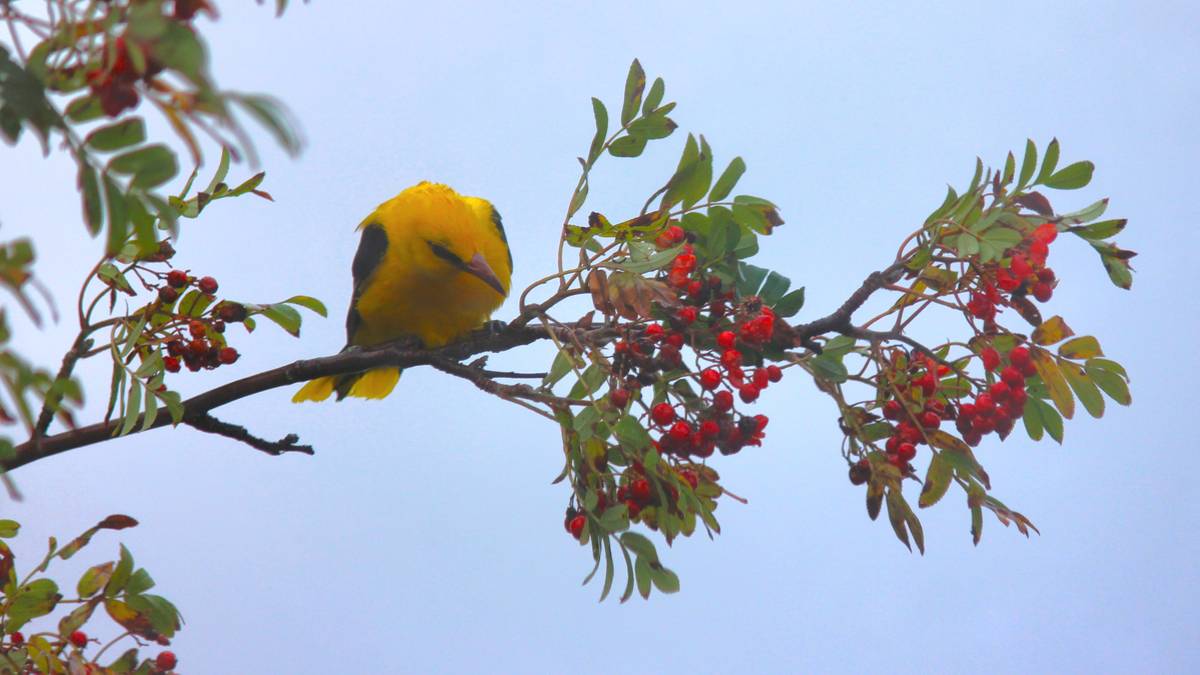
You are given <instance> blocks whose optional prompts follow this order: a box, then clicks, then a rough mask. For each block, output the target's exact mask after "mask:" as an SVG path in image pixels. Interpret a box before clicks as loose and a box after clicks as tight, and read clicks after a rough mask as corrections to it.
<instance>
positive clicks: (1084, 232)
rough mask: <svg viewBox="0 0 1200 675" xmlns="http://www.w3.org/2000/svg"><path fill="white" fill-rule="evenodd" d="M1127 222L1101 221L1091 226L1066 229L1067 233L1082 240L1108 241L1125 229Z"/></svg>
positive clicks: (1123, 220) (1123, 219)
mask: <svg viewBox="0 0 1200 675" xmlns="http://www.w3.org/2000/svg"><path fill="white" fill-rule="evenodd" d="M1127 222H1128V220H1126V219H1125V218H1118V219H1116V220H1102V221H1100V222H1098V223H1092V224H1091V225H1076V226H1073V227H1068V228H1067V231H1068V232H1071V233H1073V234H1076V235H1078V236H1080V237H1083V238H1084V239H1088V240H1091V241H1098V240H1100V239H1108V238H1109V237H1112V236H1115V235H1116V234H1118V233H1119V232H1120V231H1121V230H1124V229H1125V224H1126V223H1127Z"/></svg>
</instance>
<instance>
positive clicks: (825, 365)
mask: <svg viewBox="0 0 1200 675" xmlns="http://www.w3.org/2000/svg"><path fill="white" fill-rule="evenodd" d="M809 363H811V364H812V368H813V371H814V374H815V375H819V376H821V377H823V378H825V379H827V380H829V381H830V382H834V383H836V384H841V383H842V382H845V381H846V379H847V378H848V377H849V376H850V373H849V372H847V371H846V366H845V365H843V364H842V361H841V359H838V358H833V357H832V356H830V355H829V354H821V355H820V356H816V357H813V359H812V360H811V361H810V362H809Z"/></svg>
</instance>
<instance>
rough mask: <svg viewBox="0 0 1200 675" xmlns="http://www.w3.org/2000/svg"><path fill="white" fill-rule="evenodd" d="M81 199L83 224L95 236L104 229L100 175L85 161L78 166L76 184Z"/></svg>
mask: <svg viewBox="0 0 1200 675" xmlns="http://www.w3.org/2000/svg"><path fill="white" fill-rule="evenodd" d="M76 184H77V185H78V187H79V194H80V196H81V197H82V199H83V222H84V223H85V224H86V225H87V228H88V232H90V233H91V234H92V236H95V235H97V234H100V230H101V229H103V228H104V201H103V200H101V199H100V174H99V173H98V172H97V171H96V170H95V169H93V168H92V165H91V164H88V163H87V162H86V161H84V162H82V163H81V164H80V165H79V179H78V181H77V183H76Z"/></svg>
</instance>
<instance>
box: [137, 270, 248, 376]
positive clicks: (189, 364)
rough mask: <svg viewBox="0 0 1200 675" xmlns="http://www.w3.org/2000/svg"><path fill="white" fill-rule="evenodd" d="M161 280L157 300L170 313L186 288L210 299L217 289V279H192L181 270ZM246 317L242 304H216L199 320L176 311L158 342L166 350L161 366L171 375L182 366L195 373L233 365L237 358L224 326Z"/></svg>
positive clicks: (236, 352)
mask: <svg viewBox="0 0 1200 675" xmlns="http://www.w3.org/2000/svg"><path fill="white" fill-rule="evenodd" d="M162 278H163V282H164V283H163V284H162V285H160V286H159V287H158V300H159V304H160V307H161V309H162V310H164V311H170V310H171V309H172V308H173V307H172V306H173V305H174V304H175V302H176V301H177V300H179V298H180V296H181V295H182V294H183V293H184V292H185V291H186V290H187V288H188V287H189V286H195V288H196V290H197V291H198V292H199V293H201V294H202V295H203V296H205V297H207V298H210V299H211V298H212V296H213V295H214V294H215V293H216V292H217V288H218V284H217V280H216V279H214V278H212V277H200V278H195V277H192V276H189V275H188V274H187V273H186V272H184V271H183V270H171V271H170V272H168V273H167V274H165V275H162ZM246 314H247V313H246V308H245V307H244V306H243V305H241V304H239V303H236V302H229V301H223V302H220V303H217V304H216V306H215V307H214V308H212V309H211V310H209V311H208V312H206V313H205V314H203V315H201V316H198V317H192V316H189V315H187V314H185V313H178V312H177V313H173V314H171V318H172V319H173V320H172V321H170V322H168V323H167V324H165V325H164V328H165V329H166V335H165V337H163V339H162V340H161V344H162V345H163V348H164V349H165V350H166V355H165V356H163V367H164V368H165V369H166V370H167V372H170V373H178V372H179V371H180V370H181V369H182V368H183V367H186V368H187V369H188V370H190V371H192V372H196V371H198V370H200V369H201V368H207V369H209V370H211V369H213V368H217V367H220V366H223V365H229V364H231V363H234V362H235V361H237V360H238V357H239V356H240V355H239V354H238V351H237V350H236V349H234V348H233V347H230V346H228V345H227V344H226V342H225V337H224V335H223V333H224V332H225V325H226V324H227V323H236V322H239V321H243V320H244V319H245V318H246Z"/></svg>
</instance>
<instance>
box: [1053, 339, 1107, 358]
mask: <svg viewBox="0 0 1200 675" xmlns="http://www.w3.org/2000/svg"><path fill="white" fill-rule="evenodd" d="M1058 354H1059V356H1063V357H1066V358H1068V359H1090V358H1092V357H1093V356H1104V352H1102V351H1100V341H1099V340H1097V339H1096V338H1094V337H1092V336H1091V335H1084V336H1083V337H1077V338H1074V339H1071V340H1067V341H1066V342H1064V343H1062V344H1061V345H1059V346H1058Z"/></svg>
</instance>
